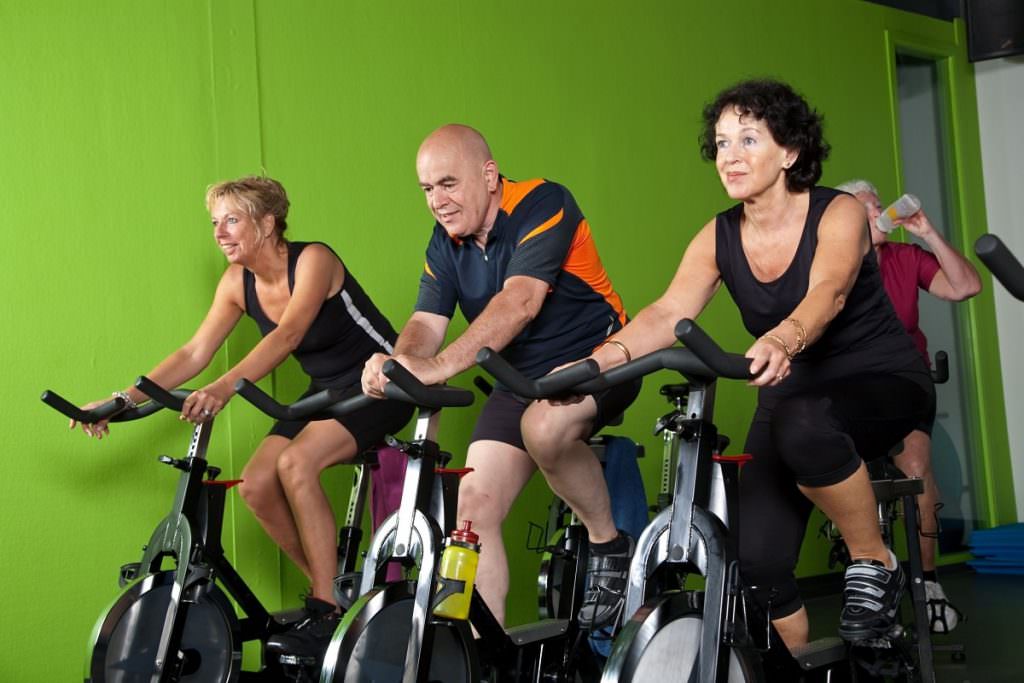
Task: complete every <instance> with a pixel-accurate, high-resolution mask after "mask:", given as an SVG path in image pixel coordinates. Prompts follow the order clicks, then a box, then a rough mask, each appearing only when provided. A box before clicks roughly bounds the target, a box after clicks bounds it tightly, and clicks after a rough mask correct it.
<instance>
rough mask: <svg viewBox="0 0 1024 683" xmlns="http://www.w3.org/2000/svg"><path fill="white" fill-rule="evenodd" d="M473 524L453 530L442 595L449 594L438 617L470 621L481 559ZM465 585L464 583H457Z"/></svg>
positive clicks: (446, 550)
mask: <svg viewBox="0 0 1024 683" xmlns="http://www.w3.org/2000/svg"><path fill="white" fill-rule="evenodd" d="M472 526H473V523H472V522H471V521H469V520H468V519H466V520H463V521H462V528H461V529H453V530H452V535H451V537H450V538H449V539H448V541H447V542H446V543H445V548H444V553H442V554H441V569H440V572H439V573H440V576H441V581H440V582H439V584H438V593H439V595H442V596H443V595H445V594H447V597H444V598H443V599H442V600H441V602H440V603H438V605H437V607H435V608H434V614H435V615H437V616H439V617H443V618H445V619H468V618H469V602H470V598H472V597H473V581H474V579H476V565H477V562H478V561H479V559H480V537H479V536H478V535H477V534H476V533H475V532H474V531H473V530H472V528H471V527H472ZM455 582H461V583H455Z"/></svg>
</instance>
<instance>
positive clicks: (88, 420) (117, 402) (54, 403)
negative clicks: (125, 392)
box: [39, 389, 124, 424]
mask: <svg viewBox="0 0 1024 683" xmlns="http://www.w3.org/2000/svg"><path fill="white" fill-rule="evenodd" d="M39 398H40V400H41V401H42V402H43V403H45V404H46V405H48V406H50V407H51V408H53V409H54V410H56V411H57V412H59V413H62V414H64V415H66V416H67V417H70V418H71V419H72V420H74V421H75V422H81V423H83V424H92V423H94V422H100V421H101V420H105V419H107V418H109V417H111V416H112V415H115V414H116V413H117V412H119V411H120V410H121V409H123V408H124V400H123V399H120V398H115V399H112V400H110V401H107V402H106V403H104V404H103V405H101V406H97V407H95V408H93V409H92V410H82V409H81V408H79V407H78V406H76V405H75V404H73V403H71V401H68V400H67V399H65V398H64V397H63V396H61V395H60V394H58V393H57V392H56V391H50V390H49V389H47V390H46V391H44V392H43V395H42V396H40V397H39Z"/></svg>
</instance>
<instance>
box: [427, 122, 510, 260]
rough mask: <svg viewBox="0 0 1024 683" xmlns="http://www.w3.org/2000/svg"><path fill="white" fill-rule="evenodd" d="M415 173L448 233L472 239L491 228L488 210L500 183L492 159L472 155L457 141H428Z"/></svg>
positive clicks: (459, 237) (452, 235)
mask: <svg viewBox="0 0 1024 683" xmlns="http://www.w3.org/2000/svg"><path fill="white" fill-rule="evenodd" d="M416 174H417V175H418V176H419V182H420V187H421V188H422V189H423V192H424V194H425V195H426V198H427V206H428V207H429V208H430V213H432V214H433V215H434V218H436V219H437V222H438V223H440V224H441V227H443V228H444V229H445V231H446V232H447V233H448V235H449V236H451V237H456V238H458V239H463V240H464V239H471V238H473V237H475V236H477V235H478V234H479V233H483V232H486V231H485V227H486V228H488V229H489V228H490V226H489V225H487V220H488V209H489V208H490V206H491V201H492V198H493V196H494V192H495V191H496V188H497V183H498V171H497V166H496V165H495V164H494V162H493V161H490V160H481V159H479V158H473V156H472V155H469V154H465V153H463V150H462V149H461V146H460V145H458V144H452V143H447V144H446V143H445V142H444V141H440V140H435V141H428V142H426V143H424V145H423V147H422V148H421V149H420V153H419V155H418V156H417V157H416ZM492 220H493V218H492Z"/></svg>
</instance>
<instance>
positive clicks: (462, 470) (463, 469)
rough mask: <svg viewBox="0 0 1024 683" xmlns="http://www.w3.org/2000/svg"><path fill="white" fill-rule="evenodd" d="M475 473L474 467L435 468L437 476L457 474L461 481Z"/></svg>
mask: <svg viewBox="0 0 1024 683" xmlns="http://www.w3.org/2000/svg"><path fill="white" fill-rule="evenodd" d="M472 471H473V468H472V467H435V468H434V472H435V473H436V474H457V475H459V479H462V478H463V477H464V476H466V475H467V474H469V473H470V472H472Z"/></svg>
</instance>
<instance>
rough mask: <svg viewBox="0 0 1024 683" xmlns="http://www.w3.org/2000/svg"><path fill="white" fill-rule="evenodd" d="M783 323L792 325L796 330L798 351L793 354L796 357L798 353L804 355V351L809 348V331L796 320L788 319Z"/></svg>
mask: <svg viewBox="0 0 1024 683" xmlns="http://www.w3.org/2000/svg"><path fill="white" fill-rule="evenodd" d="M782 322H784V323H791V324H792V325H793V327H795V328H796V345H797V349H796V351H795V352H793V355H794V356H795V355H796V354H798V353H803V352H804V349H806V348H807V330H806V328H804V324H803V323H802V322H800V321H799V320H797V319H796V318H786V319H785V320H783V321H782Z"/></svg>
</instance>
